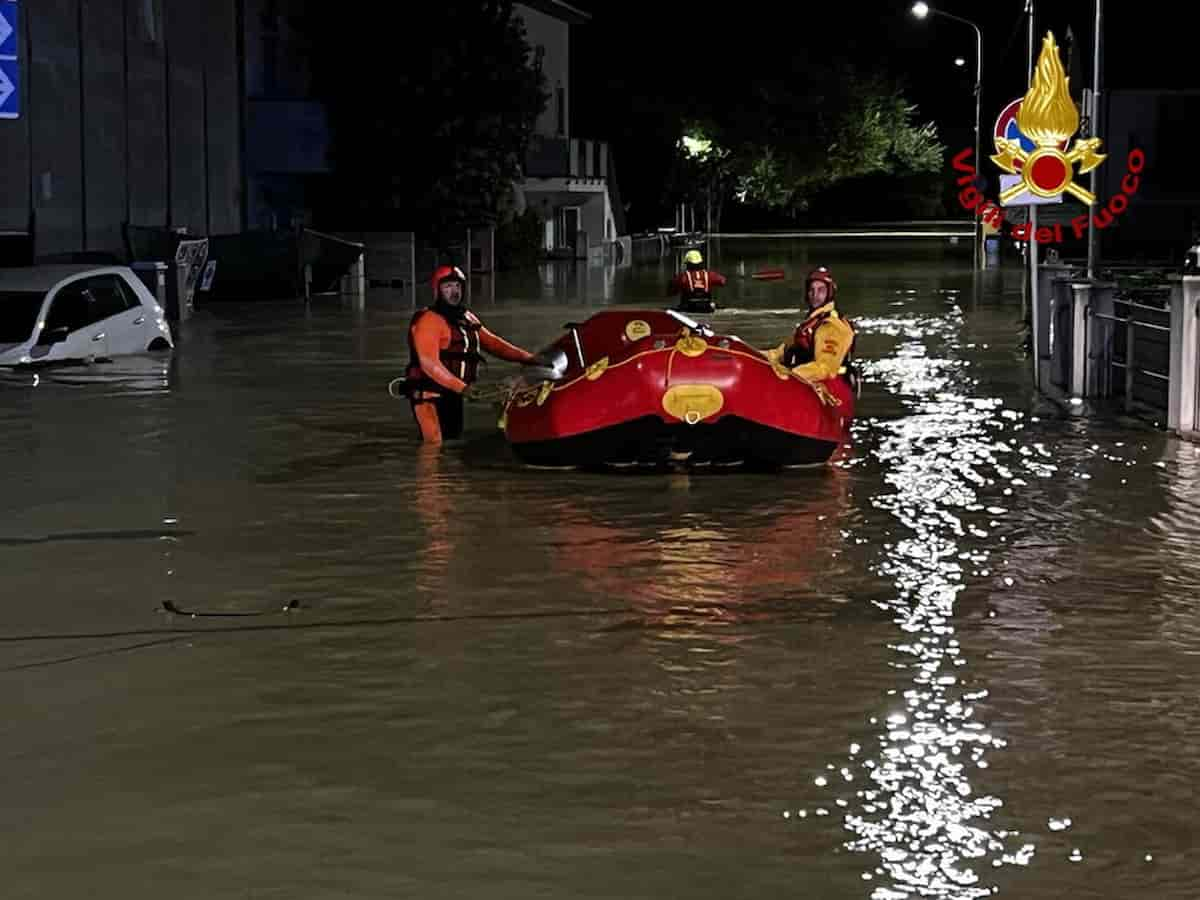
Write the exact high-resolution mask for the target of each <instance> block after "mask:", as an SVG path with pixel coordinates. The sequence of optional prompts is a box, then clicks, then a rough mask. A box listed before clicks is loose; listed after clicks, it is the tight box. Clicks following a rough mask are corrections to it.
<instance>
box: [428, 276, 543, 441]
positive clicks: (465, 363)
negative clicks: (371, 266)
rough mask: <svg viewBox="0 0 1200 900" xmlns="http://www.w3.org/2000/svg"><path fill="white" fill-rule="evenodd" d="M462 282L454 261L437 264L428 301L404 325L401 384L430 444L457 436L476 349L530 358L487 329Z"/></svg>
mask: <svg viewBox="0 0 1200 900" xmlns="http://www.w3.org/2000/svg"><path fill="white" fill-rule="evenodd" d="M466 283H467V277H466V276H465V275H464V274H463V272H462V270H461V269H460V268H458V267H457V266H441V267H439V268H438V269H437V270H436V271H435V272H434V273H433V299H434V303H433V305H432V306H427V307H425V308H424V309H421V310H418V312H417V314H416V315H415V316H413V319H412V322H411V324H410V325H409V326H408V348H409V363H408V371H407V380H406V388H407V392H408V398H409V402H410V403H411V404H412V410H413V417H414V418H415V419H416V420H417V425H418V426H419V427H420V429H421V438H422V440H424V441H425V442H426V443H430V444H440V443H441V442H442V441H443V440H453V439H455V438H458V437H461V436H462V430H463V400H464V399H466V398H468V397H469V396H470V392H471V385H472V384H473V383H474V382H475V380H476V378H477V377H478V373H479V363H480V361H481V360H483V355H482V354H481V353H480V350H484V351H486V352H488V353H490V354H491V355H492V356H496V357H499V358H500V359H506V360H508V361H509V362H516V363H527V362H530V361H531V360H533V358H534V355H533V354H532V353H530V352H529V351H528V350H523V349H521V348H520V347H517V346H515V345H513V344H510V343H509V342H508V341H506V340H504V339H503V338H501V337H499V336H497V335H495V334H493V333H492V332H490V331H488V330H487V328H485V327H484V326H483V323H482V322H480V321H479V318H478V317H477V316H476V315H475V314H474V313H473V312H471V311H470V310H469V309H467V308H466V307H465V306H464V305H463V302H464V301H463V286H464V285H465V284H466Z"/></svg>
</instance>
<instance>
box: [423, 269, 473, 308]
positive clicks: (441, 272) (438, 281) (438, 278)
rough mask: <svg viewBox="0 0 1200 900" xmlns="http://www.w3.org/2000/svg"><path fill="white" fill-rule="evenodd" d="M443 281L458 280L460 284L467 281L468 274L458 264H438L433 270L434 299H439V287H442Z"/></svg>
mask: <svg viewBox="0 0 1200 900" xmlns="http://www.w3.org/2000/svg"><path fill="white" fill-rule="evenodd" d="M443 281H457V282H458V283H459V284H466V283H467V276H466V275H464V274H463V270H462V269H460V268H459V267H458V266H438V267H437V268H436V269H434V270H433V280H432V282H431V283H432V285H433V299H434V300H436V299H438V288H439V287H441V285H442V282H443Z"/></svg>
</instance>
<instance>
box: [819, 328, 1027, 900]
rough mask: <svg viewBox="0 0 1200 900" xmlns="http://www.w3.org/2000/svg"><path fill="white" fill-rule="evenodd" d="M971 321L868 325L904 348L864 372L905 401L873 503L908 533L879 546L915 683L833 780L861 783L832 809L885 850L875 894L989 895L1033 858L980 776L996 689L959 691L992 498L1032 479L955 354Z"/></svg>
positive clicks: (994, 521) (910, 680)
mask: <svg viewBox="0 0 1200 900" xmlns="http://www.w3.org/2000/svg"><path fill="white" fill-rule="evenodd" d="M963 324H964V319H963V316H962V313H961V311H958V312H957V314H954V313H951V314H948V315H946V316H943V317H933V316H929V317H920V316H912V315H899V316H896V317H889V318H887V319H880V320H875V321H867V320H863V321H862V322H860V326H861V327H862V328H863V329H864V330H868V331H873V332H884V333H890V334H893V335H895V336H896V337H897V339H898V340H899V341H900V344H899V346H898V348H897V351H896V353H895V354H893V355H891V356H889V357H888V358H886V359H878V360H875V361H873V362H872V363H870V364H869V368H870V369H871V370H872V371H870V372H868V378H869V379H870V380H871V381H874V382H877V383H878V382H882V383H884V384H886V386H887V389H888V391H889V393H890V394H892V395H893V396H896V397H899V398H903V402H904V404H905V405H906V406H907V407H908V414H907V415H904V416H901V417H899V418H895V419H890V420H887V421H881V422H878V423H876V428H874V429H873V430H874V431H875V433H876V434H877V435H878V438H877V441H878V444H877V445H876V446H874V447H872V448H871V451H870V452H871V454H872V455H873V456H874V457H876V458H877V459H878V460H879V461H880V462H881V463H882V465H883V466H884V467H885V472H886V474H885V481H886V482H887V483H889V484H890V485H891V486H892V488H893V491H891V492H889V493H884V494H880V495H878V496H876V497H875V498H874V499H873V503H874V505H875V506H876V508H877V509H879V510H881V511H882V512H883V513H885V514H886V515H887V516H889V517H891V518H893V519H894V520H895V521H896V522H897V523H898V524H899V525H901V526H902V527H903V529H904V531H906V532H908V535H907V536H906V537H904V538H903V539H900V540H897V541H896V542H895V543H890V544H886V545H885V546H884V547H883V548H882V559H881V560H880V562H879V563H878V566H877V572H878V574H880V575H884V576H886V577H888V578H889V579H890V580H891V581H892V582H893V584H894V585H895V595H894V597H893V598H892V599H890V600H889V601H888V602H887V603H884V604H881V605H883V606H884V607H885V608H886V609H887V611H888V612H889V613H891V614H892V615H893V616H894V621H895V623H896V625H897V626H898V627H899V629H900V632H901V639H900V640H899V641H897V643H896V644H895V645H894V646H893V649H894V650H895V652H896V653H897V654H898V656H899V659H898V661H897V662H896V663H895V666H896V668H897V669H898V670H900V671H902V672H904V673H906V683H905V684H904V686H901V687H898V688H897V689H896V690H894V691H889V703H888V706H887V707H886V708H885V709H884V710H881V711H880V712H878V713H877V714H876V715H875V716H873V717H872V718H871V720H870V722H871V726H872V730H877V746H876V747H874V748H872V747H864V746H860V745H859V744H857V743H855V744H851V746H850V753H849V758H848V760H846V761H845V762H844V763H843V764H842V768H841V771H842V779H839V780H837V781H835V783H840V782H841V781H843V780H844V783H841V784H840V786H841V787H842V788H846V789H849V790H850V797H849V798H846V799H843V798H839V799H838V801H837V805H838V806H839V807H844V808H845V809H846V812H845V815H844V825H845V828H846V829H847V830H848V831H850V832H851V833H852V834H853V835H854V837H853V838H852V839H851V840H850V841H848V842H847V843H846V847H847V848H848V849H850V850H854V851H858V852H863V853H870V854H873V855H877V856H878V860H879V861H878V864H877V865H876V866H874V867H873V868H872V870H871V871H868V872H864V874H863V878H864V879H866V880H868V881H873V882H883V883H880V884H879V885H878V886H877V887H875V888H874V891H873V893H872V894H871V896H872V898H873V900H899V898H907V897H911V896H914V895H920V896H936V897H947V898H949V897H953V898H955V900H963V898H968V900H972V898H982V897H985V896H989V895H991V894H992V893H993V886H991V885H988V884H986V883H984V882H983V877H984V876H983V873H982V872H980V871H976V869H977V868H981V867H986V869H987V870H988V871H990V870H991V869H992V868H994V867H998V866H1003V865H1005V864H1019V865H1024V864H1026V863H1028V862H1029V861H1030V859H1031V858H1032V855H1033V849H1034V848H1033V846H1032V845H1030V844H1020V845H1017V846H1014V845H1016V844H1017V840H1016V838H1015V832H1009V831H1005V830H1002V829H994V828H991V827H989V824H988V820H989V819H991V817H992V816H993V814H994V813H995V811H996V810H997V809H999V808H1000V807H1001V806H1002V803H1001V801H1000V800H999V799H998V798H996V797H994V796H992V795H990V794H988V793H986V792H983V791H980V790H979V788H978V787H977V786H976V785H975V784H973V783H972V777H973V776H974V777H977V776H978V774H979V773H982V772H983V771H985V770H986V769H987V767H988V760H987V756H988V753H989V751H994V750H997V749H1001V748H1003V747H1004V746H1005V743H1004V741H1002V740H1000V739H998V738H996V737H995V736H993V735H992V734H991V733H990V732H989V730H988V726H987V724H986V723H984V722H982V721H979V719H978V716H976V707H975V704H976V703H977V702H978V701H980V700H982V699H983V698H985V697H986V696H987V691H986V690H981V689H974V690H971V689H968V688H967V687H966V685H965V684H964V681H965V679H964V677H963V676H964V669H965V667H966V666H967V659H966V658H965V657H964V655H963V653H962V647H961V645H960V644H959V641H958V639H957V638H956V637H955V625H954V614H955V611H954V606H955V602H956V600H957V599H958V595H959V593H960V592H961V591H962V590H963V589H964V587H965V581H966V579H967V578H969V577H972V576H983V577H987V576H988V575H989V574H990V570H989V568H988V566H989V565H990V563H989V556H990V554H989V551H988V550H987V549H986V548H987V547H988V546H989V544H990V534H991V529H992V528H993V527H995V526H996V525H998V524H1000V520H1001V517H1003V515H1004V514H1005V512H1006V510H1005V509H1003V508H1002V507H1001V506H1000V505H999V503H1000V502H1001V501H1000V500H999V498H993V497H990V496H989V495H991V494H999V493H1000V492H1001V491H1003V490H1004V486H1005V485H1006V484H1008V483H1012V482H1013V481H1014V475H1013V471H1011V470H1015V469H1024V470H1025V471H1024V472H1023V473H1022V474H1028V473H1030V472H1032V470H1031V469H1029V467H1028V466H1025V462H1024V460H1022V459H1021V458H1020V456H1019V454H1018V453H1017V448H1016V446H1014V445H1015V443H1016V442H1015V441H1013V442H1010V441H1009V440H1006V439H1005V438H1004V436H1003V434H1002V432H1004V431H1006V430H1009V429H1010V428H1011V429H1013V430H1020V428H1022V427H1023V424H1022V423H1021V421H1020V419H1021V415H1022V414H1020V413H1017V412H1014V411H1007V410H1003V409H1001V408H1000V407H1001V401H1000V400H998V399H990V398H980V396H979V394H978V392H977V391H976V390H975V385H974V384H973V383H971V382H970V379H969V378H968V377H967V375H966V373H965V371H964V368H963V366H962V363H961V359H962V355H961V353H960V352H959V351H958V347H957V342H958V335H959V334H960V329H961V328H962V327H963ZM1009 502H1011V501H1009ZM909 676H910V677H909ZM893 695H894V700H893V699H892V696H893ZM826 779H827V776H822V777H821V778H819V779H818V780H817V784H818V786H825V785H826V784H827V780H826ZM864 782H865V783H864ZM830 790H836V788H830Z"/></svg>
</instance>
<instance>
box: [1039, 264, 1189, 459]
mask: <svg viewBox="0 0 1200 900" xmlns="http://www.w3.org/2000/svg"><path fill="white" fill-rule="evenodd" d="M1081 274H1082V273H1081V272H1080V271H1079V270H1078V268H1077V267H1071V266H1064V265H1057V266H1047V267H1044V268H1043V270H1042V271H1040V272H1039V278H1040V280H1041V287H1040V289H1039V295H1040V296H1042V297H1045V298H1046V299H1047V302H1045V303H1044V304H1042V305H1041V307H1040V308H1038V309H1036V310H1035V313H1036V315H1035V319H1034V327H1035V328H1036V329H1038V338H1039V341H1038V346H1039V348H1044V349H1042V350H1040V358H1039V359H1038V360H1037V367H1038V368H1037V372H1038V386H1039V388H1041V389H1043V390H1045V391H1047V392H1050V393H1053V392H1054V389H1055V388H1058V389H1061V390H1062V391H1063V393H1064V394H1065V395H1066V396H1067V397H1068V398H1069V399H1070V401H1071V402H1072V403H1079V402H1082V401H1083V400H1084V399H1088V400H1092V401H1106V400H1107V401H1112V400H1116V399H1117V398H1120V400H1121V406H1122V407H1123V409H1124V411H1125V412H1127V413H1134V412H1137V411H1141V412H1146V413H1150V414H1151V415H1152V416H1153V418H1154V419H1155V421H1156V422H1161V421H1162V420H1163V419H1164V418H1165V420H1166V427H1167V429H1168V430H1171V431H1175V432H1177V433H1180V434H1186V435H1188V436H1191V435H1193V434H1195V433H1196V431H1197V425H1198V423H1200V409H1198V403H1200V276H1197V275H1183V276H1181V275H1179V274H1177V273H1172V274H1168V275H1165V277H1164V278H1163V279H1162V280H1159V281H1157V282H1149V281H1147V282H1142V283H1138V284H1132V285H1131V284H1124V285H1122V284H1119V283H1117V282H1115V281H1099V280H1097V281H1088V280H1086V279H1084V278H1082V277H1081ZM1122 294H1124V295H1125V296H1122ZM1147 297H1156V298H1160V299H1161V300H1162V303H1161V304H1156V303H1154V302H1150V303H1147V302H1144V301H1145V300H1146V299H1147Z"/></svg>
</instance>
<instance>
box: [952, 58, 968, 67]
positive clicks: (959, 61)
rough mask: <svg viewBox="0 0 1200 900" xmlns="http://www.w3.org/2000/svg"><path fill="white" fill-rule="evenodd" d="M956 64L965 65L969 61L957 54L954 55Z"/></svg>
mask: <svg viewBox="0 0 1200 900" xmlns="http://www.w3.org/2000/svg"><path fill="white" fill-rule="evenodd" d="M954 64H955V65H956V66H965V65H966V64H967V61H966V60H965V59H963V58H962V57H961V56H956V57H954Z"/></svg>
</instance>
